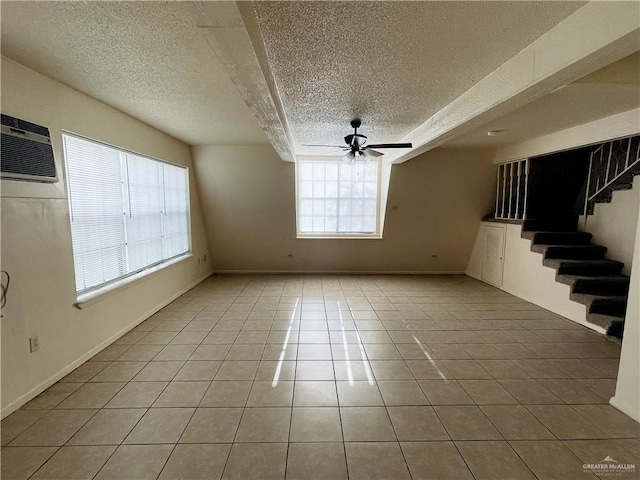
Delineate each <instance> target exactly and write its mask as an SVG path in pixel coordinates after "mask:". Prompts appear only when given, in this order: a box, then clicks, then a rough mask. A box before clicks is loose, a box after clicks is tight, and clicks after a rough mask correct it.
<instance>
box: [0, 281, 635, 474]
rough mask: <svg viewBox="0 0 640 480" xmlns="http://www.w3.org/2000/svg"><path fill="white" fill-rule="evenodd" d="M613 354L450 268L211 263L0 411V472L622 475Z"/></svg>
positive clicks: (623, 447)
mask: <svg viewBox="0 0 640 480" xmlns="http://www.w3.org/2000/svg"><path fill="white" fill-rule="evenodd" d="M619 354H620V347H619V345H617V344H615V343H611V342H609V341H607V340H605V339H604V338H602V337H601V336H599V335H597V334H594V333H591V332H590V331H588V330H586V329H584V328H582V327H580V326H577V325H576V324H574V323H572V322H570V321H568V320H565V319H563V318H561V317H558V316H557V315H554V314H552V313H549V312H547V311H545V310H543V309H540V308H538V307H536V306H535V305H532V304H529V303H526V302H524V301H522V300H520V299H518V298H515V297H513V296H510V295H507V294H505V293H504V292H501V291H500V290H498V289H495V288H492V287H490V286H488V285H486V284H483V283H481V282H478V281H475V280H473V279H471V278H468V277H465V276H347V275H345V276H319V275H305V276H301V275H298V276H214V277H211V278H210V279H208V280H207V281H205V282H203V283H202V284H200V285H199V286H197V287H196V288H194V289H192V290H191V291H189V292H188V293H186V294H184V295H183V296H182V297H180V298H179V299H177V300H176V301H174V302H173V303H172V304H170V305H169V306H167V307H166V308H164V309H163V310H162V311H160V312H158V313H157V314H155V315H153V316H152V317H151V318H149V319H148V320H147V321H145V322H144V323H142V324H141V325H139V326H138V327H136V328H135V329H133V330H132V331H131V332H129V333H128V334H126V335H124V336H123V337H122V338H120V339H119V340H118V341H116V342H115V343H114V344H113V345H111V346H109V347H108V348H106V349H105V350H103V351H102V352H100V353H99V354H98V355H96V356H95V357H93V358H92V359H91V360H90V361H88V362H86V363H85V364H84V365H82V366H81V367H79V368H78V369H76V370H75V371H74V372H72V373H71V374H69V375H68V376H67V377H66V378H64V379H62V380H61V381H60V382H58V383H57V384H55V385H53V386H52V387H51V388H49V389H48V390H47V391H46V392H44V393H42V394H41V395H40V396H38V397H37V398H35V399H33V400H32V401H31V402H29V403H28V404H27V405H25V406H24V407H23V408H21V409H20V410H19V411H17V412H15V413H14V414H12V415H10V416H9V417H7V418H6V419H5V420H3V421H2V445H3V448H2V450H1V452H0V455H1V457H2V458H1V459H2V478H3V479H4V480H9V479H27V478H32V479H64V480H70V479H92V478H95V479H97V480H105V479H125V478H127V479H134V480H142V479H147V478H148V479H155V478H160V479H174V478H176V479H177V478H181V479H192V480H195V479H208V480H210V479H218V478H224V479H245V480H253V479H258V480H268V479H282V478H287V479H312V478H315V479H330V480H338V479H347V478H349V479H351V480H356V479H387V480H400V479H405V478H407V479H408V478H413V479H435V480H446V479H453V480H463V479H474V478H475V479H477V480H481V479H487V480H498V479H507V480H516V479H535V478H538V479H559V480H571V479H582V478H592V479H595V478H603V479H609V478H611V476H610V475H609V476H608V475H605V474H603V473H602V472H601V471H600V472H597V471H596V472H594V471H590V470H588V469H587V470H585V469H584V468H583V465H584V464H585V463H590V464H595V463H598V462H600V461H601V460H603V459H604V458H605V457H607V456H611V457H612V458H613V459H615V460H617V461H618V462H620V463H623V464H635V465H636V468H637V470H636V472H635V474H634V473H629V472H625V473H620V475H619V476H618V477H615V478H622V479H623V480H625V479H627V478H628V479H631V478H637V476H638V472H639V471H640V461H639V460H638V456H639V455H638V452H639V441H638V436H639V427H638V424H637V423H635V422H634V421H632V420H630V419H629V418H628V417H626V416H624V415H623V414H621V413H620V412H618V411H617V410H615V409H614V408H612V407H611V406H609V405H608V399H609V398H610V397H611V396H612V395H613V393H614V388H615V377H616V372H617V365H618V358H619Z"/></svg>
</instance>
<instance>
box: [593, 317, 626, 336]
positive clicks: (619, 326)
mask: <svg viewBox="0 0 640 480" xmlns="http://www.w3.org/2000/svg"><path fill="white" fill-rule="evenodd" d="M587 322H589V323H593V324H594V325H598V326H599V327H602V328H604V329H605V331H606V332H607V335H609V336H612V337H621V336H622V332H623V329H624V315H605V314H603V313H587Z"/></svg>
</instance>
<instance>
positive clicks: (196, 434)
mask: <svg viewBox="0 0 640 480" xmlns="http://www.w3.org/2000/svg"><path fill="white" fill-rule="evenodd" d="M242 411H243V409H242V408H198V409H196V413H195V414H194V415H193V417H192V418H191V421H190V422H189V424H188V425H187V428H186V429H185V431H184V433H183V434H182V437H180V443H232V442H233V439H234V438H235V436H236V431H237V430H238V425H240V418H241V417H242Z"/></svg>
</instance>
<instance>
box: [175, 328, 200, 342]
mask: <svg viewBox="0 0 640 480" xmlns="http://www.w3.org/2000/svg"><path fill="white" fill-rule="evenodd" d="M185 328H186V327H185ZM206 336H207V332H187V331H182V332H180V333H179V334H178V335H176V336H175V337H173V340H171V344H174V345H200V344H201V343H202V341H203V340H204V339H205V337H206Z"/></svg>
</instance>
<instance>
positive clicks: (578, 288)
mask: <svg viewBox="0 0 640 480" xmlns="http://www.w3.org/2000/svg"><path fill="white" fill-rule="evenodd" d="M571 291H572V292H573V293H588V294H590V295H627V294H628V293H629V284H628V283H626V284H607V283H597V284H588V283H584V284H580V283H576V284H574V285H573V287H572V288H571Z"/></svg>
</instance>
